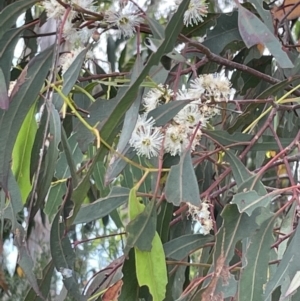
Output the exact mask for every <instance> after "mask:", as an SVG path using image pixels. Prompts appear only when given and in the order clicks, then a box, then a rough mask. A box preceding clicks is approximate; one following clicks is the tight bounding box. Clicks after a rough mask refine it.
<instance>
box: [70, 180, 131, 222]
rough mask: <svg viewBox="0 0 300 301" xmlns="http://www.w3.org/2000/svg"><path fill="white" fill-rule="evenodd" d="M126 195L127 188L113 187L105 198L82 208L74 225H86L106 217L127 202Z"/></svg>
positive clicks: (127, 192)
mask: <svg viewBox="0 0 300 301" xmlns="http://www.w3.org/2000/svg"><path fill="white" fill-rule="evenodd" d="M128 195H129V189H128V188H124V187H118V186H114V187H113V188H112V190H111V192H110V194H109V195H108V196H107V197H105V198H103V199H99V200H97V201H96V202H94V203H92V204H89V205H84V206H82V207H81V209H80V210H79V212H78V215H77V217H76V219H75V221H74V224H81V223H88V222H90V221H93V220H97V219H99V218H102V217H104V216H106V215H108V214H109V213H110V212H112V211H113V210H114V209H116V208H118V207H119V206H121V205H123V204H124V203H125V202H126V201H127V200H128Z"/></svg>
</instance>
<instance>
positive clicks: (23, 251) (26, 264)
mask: <svg viewBox="0 0 300 301" xmlns="http://www.w3.org/2000/svg"><path fill="white" fill-rule="evenodd" d="M24 240H25V231H24V229H23V228H22V226H21V225H18V226H17V227H16V229H15V237H14V245H15V246H16V247H17V249H18V252H19V253H18V254H19V261H18V264H19V265H20V267H21V268H22V270H23V272H24V274H25V275H26V279H27V280H28V281H29V283H30V285H31V287H32V288H33V289H34V291H35V293H36V294H37V295H38V296H40V297H41V298H42V300H44V301H45V300H46V299H45V298H44V296H43V294H42V293H41V291H40V289H39V286H38V283H37V279H36V277H35V275H34V272H33V267H34V264H33V261H32V258H31V256H30V255H29V253H28V249H27V247H26V244H25V243H24Z"/></svg>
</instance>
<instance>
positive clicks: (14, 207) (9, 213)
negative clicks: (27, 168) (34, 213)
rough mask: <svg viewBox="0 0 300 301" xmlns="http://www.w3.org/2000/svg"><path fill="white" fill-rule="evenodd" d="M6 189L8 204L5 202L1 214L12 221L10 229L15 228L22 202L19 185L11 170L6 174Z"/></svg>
mask: <svg viewBox="0 0 300 301" xmlns="http://www.w3.org/2000/svg"><path fill="white" fill-rule="evenodd" d="M8 191H9V195H8V196H9V197H8V204H6V206H5V208H4V210H3V212H2V216H3V218H4V219H9V220H10V221H11V223H12V229H15V227H16V226H17V224H18V222H17V217H18V213H19V212H20V211H21V210H22V209H23V204H22V198H21V193H20V189H19V186H18V184H17V182H16V179H15V177H14V175H13V173H12V172H11V171H10V172H9V175H8Z"/></svg>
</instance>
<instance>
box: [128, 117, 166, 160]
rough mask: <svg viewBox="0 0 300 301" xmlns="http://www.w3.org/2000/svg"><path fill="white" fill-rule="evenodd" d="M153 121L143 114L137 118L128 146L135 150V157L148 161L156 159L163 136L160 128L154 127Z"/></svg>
mask: <svg viewBox="0 0 300 301" xmlns="http://www.w3.org/2000/svg"><path fill="white" fill-rule="evenodd" d="M154 124H155V120H154V119H153V118H149V119H148V120H147V115H146V114H144V115H142V116H139V117H138V120H137V123H136V126H135V129H134V131H133V133H132V136H131V139H130V140H129V144H130V145H131V146H132V147H133V148H134V149H135V150H136V152H137V155H139V156H140V155H142V156H146V157H147V158H148V159H150V158H151V157H156V156H157V155H158V154H159V149H160V147H161V144H162V140H163V134H162V133H161V131H160V128H158V127H154Z"/></svg>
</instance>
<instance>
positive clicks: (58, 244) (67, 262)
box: [50, 211, 86, 301]
mask: <svg viewBox="0 0 300 301" xmlns="http://www.w3.org/2000/svg"><path fill="white" fill-rule="evenodd" d="M60 216H61V212H60V211H58V212H57V214H56V216H55V218H54V220H53V223H52V227H51V232H50V250H51V256H52V260H53V263H54V265H55V268H56V270H57V271H58V272H60V273H61V274H62V276H63V283H64V285H65V287H66V289H67V290H68V293H69V294H70V295H71V296H72V297H73V298H74V300H77V301H84V300H86V298H84V297H83V296H82V295H81V294H80V292H79V287H78V283H77V280H76V278H75V272H74V264H75V253H74V250H73V249H72V246H71V243H70V240H69V238H68V236H66V235H65V233H64V224H63V223H61V222H60V221H59V220H60Z"/></svg>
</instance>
